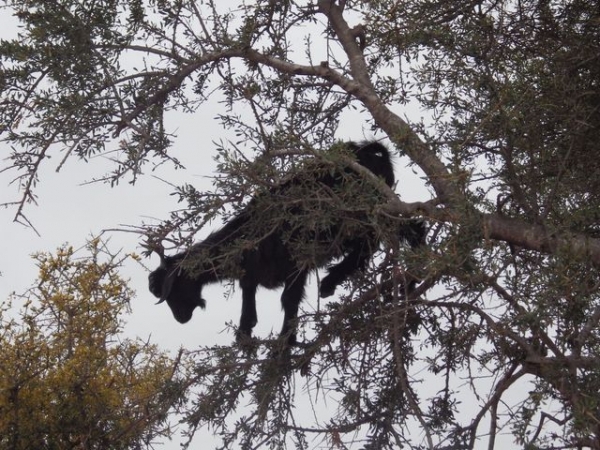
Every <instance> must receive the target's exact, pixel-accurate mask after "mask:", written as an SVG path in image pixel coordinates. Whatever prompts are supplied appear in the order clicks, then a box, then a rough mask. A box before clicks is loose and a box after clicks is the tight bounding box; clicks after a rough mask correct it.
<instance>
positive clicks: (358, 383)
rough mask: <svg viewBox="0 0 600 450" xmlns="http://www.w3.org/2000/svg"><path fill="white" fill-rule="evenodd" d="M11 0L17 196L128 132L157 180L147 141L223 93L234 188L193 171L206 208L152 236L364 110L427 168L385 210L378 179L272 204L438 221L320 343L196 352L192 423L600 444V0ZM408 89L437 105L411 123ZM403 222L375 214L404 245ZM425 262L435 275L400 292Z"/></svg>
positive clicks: (300, 432) (312, 317)
mask: <svg viewBox="0 0 600 450" xmlns="http://www.w3.org/2000/svg"><path fill="white" fill-rule="evenodd" d="M5 3H6V4H7V5H10V6H11V7H12V8H13V10H14V11H16V13H17V15H18V17H19V18H20V19H21V20H22V23H23V28H22V30H21V36H20V38H19V39H18V40H16V41H10V42H9V41H3V42H1V43H0V54H1V55H2V70H1V71H0V84H1V88H2V89H1V91H2V102H0V123H2V125H1V126H2V127H3V128H2V129H1V132H2V137H3V139H5V141H6V142H9V143H10V144H11V145H13V147H14V151H13V154H12V156H11V158H10V159H9V160H8V161H9V165H10V167H11V168H13V169H16V170H17V171H19V175H20V176H21V180H22V185H23V194H24V196H23V199H22V201H21V202H19V204H20V207H19V210H18V212H17V215H19V214H22V208H21V206H22V205H23V202H25V201H26V200H27V199H31V198H33V197H32V196H33V194H32V192H33V191H32V188H33V185H34V182H35V180H36V176H37V172H38V170H39V167H40V165H41V164H42V163H45V162H46V161H47V159H48V158H47V157H48V156H50V154H51V152H52V151H56V152H57V153H60V152H62V153H61V157H60V158H59V159H60V160H64V158H68V157H70V156H71V155H79V156H81V157H83V158H87V157H89V155H91V154H92V153H94V152H97V151H105V150H106V148H107V147H106V146H107V145H108V143H109V142H111V137H112V136H120V137H122V139H123V140H122V141H121V142H119V143H118V144H117V145H116V149H115V150H116V153H115V154H111V158H113V159H114V160H115V162H116V169H115V172H114V173H113V174H112V175H111V176H110V177H109V178H110V179H111V181H116V180H118V179H119V178H120V177H121V176H122V175H123V174H124V173H127V172H130V173H133V174H134V176H137V174H139V173H140V170H141V167H142V165H143V164H144V163H145V162H146V161H148V160H150V159H151V158H152V157H153V156H157V157H158V158H159V162H160V161H164V159H168V158H169V155H168V147H169V145H170V143H171V137H172V136H171V135H170V134H169V130H165V128H164V126H163V117H164V115H165V114H166V112H168V111H169V110H175V109H177V110H180V111H194V110H196V109H197V108H199V107H201V106H203V105H205V104H206V101H207V98H208V97H209V96H210V94H211V93H213V92H219V95H220V97H219V99H220V100H223V102H222V103H221V107H222V109H221V110H219V112H218V113H216V115H217V117H218V120H220V122H221V123H222V124H223V125H224V127H225V128H226V129H227V130H228V131H229V130H230V131H231V132H232V133H233V135H234V137H235V140H236V142H232V143H229V144H224V145H223V146H222V148H220V152H219V156H220V158H221V159H220V166H219V170H221V176H220V177H219V178H218V179H217V180H216V183H215V184H216V187H217V190H216V191H215V192H211V193H206V192H198V191H197V190H196V189H194V188H192V187H185V188H182V189H181V190H180V191H179V194H180V195H181V198H182V200H187V201H188V202H189V205H190V207H189V208H187V209H186V210H184V211H182V212H181V214H178V215H177V214H176V215H174V216H173V217H172V218H171V220H170V222H168V223H165V224H163V226H161V227H160V228H159V229H158V230H155V234H154V236H155V237H156V236H158V237H160V238H164V237H166V236H167V235H169V234H170V236H174V241H179V240H180V238H183V237H185V238H187V239H188V241H186V242H189V240H190V238H189V236H190V232H195V231H197V230H198V229H199V228H200V227H201V226H203V225H205V224H206V223H207V221H208V220H210V219H211V218H213V217H214V216H215V215H216V214H217V213H220V212H223V211H224V210H227V211H229V210H230V209H228V208H231V206H229V205H232V204H233V205H234V206H233V209H234V210H235V209H236V208H238V207H239V205H242V204H245V203H246V202H247V200H248V198H249V197H250V196H252V195H253V194H254V193H256V192H261V190H265V189H270V188H271V187H272V186H273V185H277V184H278V183H280V182H281V181H282V175H281V172H282V171H283V170H286V171H287V170H290V168H294V167H304V166H303V165H304V164H305V162H306V161H305V160H306V159H307V158H306V156H307V155H308V156H314V153H315V152H314V151H313V150H312V149H318V148H324V147H327V146H329V144H331V141H332V140H333V136H334V134H335V133H336V131H337V126H338V121H339V120H340V117H342V116H341V115H342V113H344V112H345V111H348V110H350V109H352V108H353V107H355V106H357V105H359V106H360V107H361V108H363V109H364V111H365V112H366V114H365V115H366V116H367V117H366V119H365V120H366V121H367V123H369V124H370V125H372V126H375V127H376V128H377V129H378V130H382V131H383V132H384V133H386V134H387V136H388V137H389V138H390V140H391V141H392V142H393V143H394V144H396V146H397V148H398V149H399V153H401V154H402V155H404V156H407V157H408V158H409V159H410V161H411V162H412V163H414V164H416V165H418V166H419V168H420V169H421V170H422V173H423V174H424V177H425V182H426V183H428V185H429V186H430V187H431V198H430V199H427V201H426V202H425V201H424V202H418V203H415V204H406V203H403V202H401V201H400V200H399V199H397V198H395V196H394V195H393V193H391V191H389V190H386V189H384V188H382V189H377V191H378V192H375V193H374V192H370V194H374V195H375V196H381V198H386V199H388V200H389V202H388V203H389V204H387V205H386V208H382V209H381V210H375V209H374V208H370V206H372V205H371V204H370V203H369V198H373V197H372V196H370V195H369V193H367V194H368V195H366V196H364V197H362V196H359V195H356V194H355V193H356V192H357V191H358V190H361V191H365V190H367V189H365V187H366V186H367V185H368V183H360V182H359V183H357V185H356V186H354V188H353V189H354V190H351V191H349V192H339V193H335V195H337V196H339V198H340V199H342V200H341V201H340V202H336V204H335V205H333V204H331V205H330V204H327V203H326V202H323V201H321V202H319V201H315V202H312V203H311V200H313V199H315V198H317V200H318V198H321V199H322V198H323V197H319V196H318V195H317V196H316V197H311V196H310V195H308V191H309V190H310V189H306V188H308V187H310V183H308V184H307V185H306V186H299V189H298V192H295V193H294V199H292V198H291V196H290V198H286V199H285V200H286V201H300V200H301V201H304V204H305V205H307V206H306V210H307V211H308V210H310V211H312V212H313V213H314V215H312V214H306V215H304V216H303V217H296V218H295V217H294V214H293V212H294V209H293V208H287V209H285V208H281V202H282V201H283V199H279V200H280V203H279V204H276V205H272V204H263V205H261V208H263V209H264V211H275V212H276V215H275V219H276V220H280V222H279V223H286V224H292V227H291V228H292V229H293V228H294V225H299V226H302V225H303V224H305V223H313V224H315V226H316V227H319V226H321V227H326V225H327V223H329V221H331V220H333V218H335V216H336V214H339V215H340V217H342V216H343V217H344V218H345V219H348V223H349V226H350V227H352V226H354V225H356V226H357V227H358V229H360V227H361V226H367V227H370V226H375V225H377V224H379V223H383V222H384V220H383V218H385V217H388V216H389V217H390V218H391V219H392V220H401V216H405V215H409V216H421V217H425V218H426V219H427V220H428V221H429V222H430V223H431V225H432V226H431V232H430V234H429V238H428V248H427V249H422V250H420V251H419V252H418V254H416V255H411V256H410V257H409V256H408V255H407V254H405V252H400V251H399V250H398V248H396V246H395V245H389V247H391V248H390V249H389V251H387V252H386V254H385V255H384V257H383V258H382V260H383V263H382V264H379V263H380V262H381V260H378V262H377V263H376V264H374V266H373V267H372V268H370V270H369V271H367V273H366V274H365V276H363V277H360V278H357V279H356V280H354V282H353V283H351V284H350V285H349V293H348V295H347V298H345V299H344V301H343V302H340V303H332V304H330V305H329V306H328V307H327V308H326V309H324V310H319V311H317V312H309V313H306V314H305V317H304V318H303V319H302V320H301V322H302V324H304V325H305V327H308V328H310V325H311V324H314V330H313V331H311V332H309V333H308V338H309V344H311V345H309V346H308V348H307V349H303V350H297V351H295V352H293V353H292V355H291V357H290V359H289V360H288V361H279V362H276V361H273V360H272V359H271V358H270V357H268V356H267V352H266V351H265V350H264V349H263V348H261V349H260V352H262V353H259V354H260V355H261V357H245V356H244V355H243V354H240V353H238V352H237V349H235V348H225V349H223V348H209V349H206V350H203V351H200V352H199V353H198V355H196V356H197V359H198V361H199V362H200V363H201V367H204V368H205V371H204V372H199V373H198V374H197V378H196V379H195V381H196V383H197V390H198V393H199V395H198V397H197V401H196V402H195V403H194V404H193V405H190V409H189V410H188V411H187V414H186V417H187V418H188V420H189V424H190V433H191V434H192V435H193V433H194V432H195V430H196V427H198V426H201V425H204V424H209V425H213V426H215V427H216V428H217V429H218V430H219V431H220V432H221V433H222V436H223V438H224V444H223V446H224V448H235V446H236V445H237V444H239V443H242V444H243V445H244V446H247V447H252V446H254V447H256V446H259V445H261V444H264V445H270V446H272V447H275V448H277V447H284V446H285V445H286V443H287V442H289V441H290V440H292V441H295V442H296V443H297V445H298V446H299V447H303V448H304V447H308V446H310V445H311V444H310V443H311V442H312V441H311V439H310V438H309V436H311V435H313V434H315V435H320V436H324V439H327V440H329V443H330V444H331V446H334V447H335V446H338V447H342V446H344V445H348V446H350V445H351V443H350V442H351V439H352V437H353V436H358V437H357V439H364V445H365V446H366V447H367V448H378V449H380V448H386V447H387V448H394V446H396V447H398V446H401V445H404V444H407V445H412V446H418V445H421V446H424V447H428V448H434V447H436V446H438V447H443V446H449V445H453V446H454V447H455V448H465V447H473V446H475V445H476V443H477V440H478V439H479V438H480V437H481V436H482V434H486V436H487V438H488V441H489V446H490V447H493V446H494V444H495V443H496V440H497V439H499V438H500V434H501V431H503V430H506V429H508V428H510V430H511V432H512V436H513V437H514V439H516V440H517V441H518V442H519V443H520V444H523V445H524V446H529V447H546V448H553V447H558V446H562V447H563V448H581V447H584V446H588V447H593V448H599V447H600V420H599V419H598V417H600V396H599V395H598V392H600V377H599V376H598V367H600V346H599V342H600V330H599V329H598V323H599V322H600V296H599V292H600V279H599V277H598V273H597V271H598V266H599V265H600V242H599V241H598V217H599V214H600V212H599V211H600V206H599V200H600V197H599V196H600V185H599V183H598V179H599V177H598V172H599V171H600V166H599V165H598V163H597V162H596V161H597V157H596V156H597V155H596V152H595V148H596V146H597V142H598V140H599V139H598V138H599V136H598V130H600V109H599V108H598V104H600V94H599V92H600V86H599V80H600V57H599V56H598V55H600V36H599V34H600V31H599V30H600V26H599V24H600V13H599V11H598V5H597V2H596V1H592V0H558V1H552V2H550V1H546V0H521V1H511V0H507V1H487V0H483V1H479V0H475V1H467V2H465V1H459V0H450V1H449V0H433V1H425V2H424V1H412V0H377V1H362V0H355V1H352V0H347V1H334V0H318V1H316V2H314V3H310V4H304V3H303V4H300V3H299V2H295V1H293V0H286V1H281V2H278V1H272V0H259V1H256V2H240V3H242V4H241V5H235V6H234V7H230V6H231V5H229V4H226V3H225V2H217V1H210V0H209V1H206V2H197V1H195V0H174V1H168V0H160V1H154V0H150V1H148V2H140V1H139V0H132V1H121V2H115V1H109V0H106V1H104V0H102V1H95V2H81V1H76V0H60V1H56V2H46V1H41V0H38V1H33V0H28V1H25V2H14V1H7V2H5ZM49 5H51V6H49ZM55 6H57V7H55ZM354 20H356V21H357V22H360V24H358V25H360V26H358V25H357V26H354V27H353V26H351V25H350V24H349V22H350V21H354ZM132 65H133V66H134V67H133V69H131V66H132ZM406 105H408V106H412V105H417V106H418V107H419V108H421V109H420V111H424V113H423V114H424V115H425V116H426V117H425V118H424V119H423V120H419V118H410V117H409V118H402V117H401V115H402V114H403V113H405V112H407V113H408V112H409V110H403V109H401V108H403V107H405V106H406ZM410 111H413V112H414V111H415V110H410ZM407 115H408V116H410V114H407ZM115 155H116V156H115ZM319 161H321V159H319ZM369 186H370V185H369ZM402 188H403V184H402V182H401V183H400V190H402ZM313 193H314V192H313ZM330 206H331V207H330ZM278 208H279V209H278ZM353 211H359V212H360V213H359V214H358V215H357V216H353V215H352V212H353ZM277 214H281V215H277ZM353 218H358V219H357V222H356V223H354V222H352V219H353ZM275 219H274V220H275ZM294 220H296V222H294ZM182 229H183V230H184V231H187V233H185V232H182ZM356 229H357V228H352V229H349V232H354V230H356ZM392 229H393V227H387V228H386V227H381V228H378V230H380V231H381V233H382V237H383V240H384V241H385V242H386V243H388V244H392V243H393V242H394V236H393V231H392ZM261 233H262V234H261ZM257 235H258V236H255V237H260V235H264V230H262V231H260V232H258V233H257ZM251 244H252V242H249V243H248V245H251ZM302 252H306V253H307V254H308V255H309V256H310V252H311V248H310V246H306V247H305V248H304V247H302V246H301V245H300V244H299V247H298V253H299V254H302ZM405 261H408V263H407V264H405V265H404V266H405V268H404V269H401V268H400V267H402V265H401V264H400V263H402V262H405ZM414 267H415V269H414V274H411V273H409V275H416V276H417V277H418V278H420V279H421V280H423V281H422V283H421V284H420V285H419V287H418V289H417V290H416V291H415V292H414V293H412V294H410V295H408V296H406V295H403V294H406V293H405V292H402V287H403V285H404V280H405V278H406V273H407V272H412V271H413V268H414ZM433 287H436V289H432V288H433ZM403 297H405V298H403ZM400 299H402V301H400ZM311 333H312V334H311ZM262 356H264V357H262ZM286 367H287V371H286V370H285V368H286ZM295 369H298V370H299V371H300V372H303V373H304V374H305V375H307V377H308V378H307V380H308V384H307V386H308V388H307V390H308V391H309V394H310V395H314V397H311V398H313V399H315V400H316V399H318V398H328V396H333V398H335V400H336V401H338V402H339V406H340V408H339V409H338V411H337V414H338V415H337V416H336V417H333V418H329V419H321V418H320V417H318V418H317V419H316V420H315V421H313V422H317V425H314V424H313V423H312V422H311V423H309V424H308V425H304V424H299V423H298V422H299V421H300V418H299V417H298V415H294V414H293V409H294V408H293V405H294V400H297V399H298V397H299V395H298V391H297V389H296V388H295V386H294V383H295V382H297V380H298V379H297V378H296V375H292V374H291V372H294V370H295ZM465 379H467V380H468V383H464V380H465ZM489 380H491V381H489ZM420 381H422V382H423V383H422V385H427V386H431V385H435V386H436V387H437V388H436V389H435V390H434V389H427V388H423V387H422V386H421V384H420V383H419V382H420ZM526 381H529V384H527V383H526ZM519 387H520V388H524V389H523V391H524V392H526V393H525V394H524V395H522V396H517V398H516V399H515V400H514V401H513V400H510V399H509V397H510V394H511V393H512V391H513V390H517V388H519ZM513 388H514V389H513ZM245 393H250V394H249V397H247V398H248V399H249V401H248V402H247V403H249V406H248V408H249V409H248V410H247V411H248V412H247V413H246V410H244V409H243V408H241V407H240V405H241V404H242V402H241V399H242V398H243V397H244V395H245ZM464 398H466V399H467V400H464V401H463V403H462V404H461V399H464ZM472 405H477V408H476V410H475V408H472V407H471V406H472ZM240 415H241V416H242V417H241V418H240V419H239V420H236V418H237V417H239V416H240ZM465 416H466V417H468V418H466V419H465V418H464V417H465ZM484 420H485V421H489V427H487V428H486V429H485V431H484V430H483V428H484V427H483V425H482V424H483V423H484ZM311 424H312V425H311ZM313 425H314V426H313ZM415 427H416V428H418V429H419V430H421V431H422V434H421V435H419V436H416V434H417V433H415V432H414V429H415ZM348 436H350V437H348ZM423 436H424V438H423ZM556 442H558V443H556Z"/></svg>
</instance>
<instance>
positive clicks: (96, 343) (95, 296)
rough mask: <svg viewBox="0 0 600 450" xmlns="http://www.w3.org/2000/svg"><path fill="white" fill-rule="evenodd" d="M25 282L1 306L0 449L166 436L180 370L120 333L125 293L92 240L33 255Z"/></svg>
mask: <svg viewBox="0 0 600 450" xmlns="http://www.w3.org/2000/svg"><path fill="white" fill-rule="evenodd" d="M34 259H35V260H36V262H37V264H38V268H39V275H38V279H37V281H36V283H35V284H34V285H33V287H32V288H31V289H30V290H29V291H28V292H27V293H26V294H24V295H22V296H19V297H17V296H15V297H14V298H13V299H12V300H13V302H12V303H13V305H12V306H13V308H8V307H7V306H9V304H8V303H7V304H5V305H4V307H3V308H2V310H0V346H1V348H2V351H1V352H0V449H2V450H20V449H23V450H25V449H32V448H36V449H107V448H111V449H141V448H152V445H153V444H155V443H157V442H158V441H162V440H164V439H165V438H167V437H169V436H170V435H171V429H170V425H169V422H170V420H171V419H172V418H171V417H170V416H169V414H170V413H172V412H174V411H175V408H176V406H177V402H178V401H179V400H180V399H181V398H180V396H179V395H180V394H181V393H182V392H184V389H182V386H183V385H184V384H185V383H186V379H185V378H184V377H182V374H183V372H184V369H185V365H184V363H183V362H182V361H181V360H180V359H171V358H170V357H168V356H167V354H166V353H164V352H162V351H160V350H159V349H158V348H157V347H156V346H155V345H152V344H150V343H149V342H147V341H142V340H132V339H127V338H125V337H124V336H123V315H124V313H125V310H127V309H128V307H129V300H130V299H131V297H132V295H133V292H132V290H131V289H130V288H129V287H128V286H127V283H126V282H125V281H124V280H123V279H122V278H121V277H120V276H119V275H118V268H119V267H120V265H121V263H122V262H123V257H121V258H119V257H116V256H114V255H113V256H110V255H108V254H107V253H106V252H105V248H104V245H103V244H102V242H101V241H100V240H99V239H95V240H93V241H92V242H91V243H90V244H89V245H88V246H87V248H86V249H85V251H84V250H80V251H78V252H75V251H74V250H73V248H72V247H66V246H65V247H62V248H60V249H58V251H57V252H56V254H49V253H39V254H37V255H35V257H34Z"/></svg>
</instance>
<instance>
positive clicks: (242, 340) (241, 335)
mask: <svg viewBox="0 0 600 450" xmlns="http://www.w3.org/2000/svg"><path fill="white" fill-rule="evenodd" d="M235 341H236V342H237V343H238V344H240V345H242V346H246V345H253V344H254V339H253V338H252V332H251V331H246V330H237V332H236V333H235Z"/></svg>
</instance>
